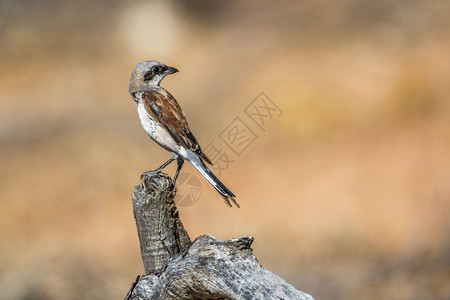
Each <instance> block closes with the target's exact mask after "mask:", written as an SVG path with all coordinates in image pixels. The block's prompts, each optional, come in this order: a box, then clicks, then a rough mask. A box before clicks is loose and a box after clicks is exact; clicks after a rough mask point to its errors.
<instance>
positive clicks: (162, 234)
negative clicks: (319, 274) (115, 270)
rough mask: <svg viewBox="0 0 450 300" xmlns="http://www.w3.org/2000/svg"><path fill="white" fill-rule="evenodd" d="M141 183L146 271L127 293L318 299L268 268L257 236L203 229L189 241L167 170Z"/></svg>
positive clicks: (136, 206) (137, 201) (137, 196)
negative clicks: (220, 236)
mask: <svg viewBox="0 0 450 300" xmlns="http://www.w3.org/2000/svg"><path fill="white" fill-rule="evenodd" d="M146 180H148V181H147V183H148V186H149V187H150V189H149V190H148V191H144V190H143V189H142V188H141V187H140V186H136V187H135V190H134V192H133V195H132V200H133V210H134V215H135V219H136V225H137V228H138V234H139V240H140V242H141V251H142V259H143V261H144V266H145V271H146V274H147V275H146V276H143V277H141V278H139V279H138V280H137V282H135V283H134V284H133V285H132V287H131V290H130V291H129V292H128V294H127V296H126V298H125V299H127V300H128V299H133V300H138V299H139V300H142V299H156V300H159V299H160V300H163V299H314V298H313V297H312V296H310V295H308V294H306V293H303V292H301V291H299V290H296V289H295V288H294V287H293V286H292V285H290V284H288V283H287V282H286V281H285V280H283V279H282V278H280V277H279V276H277V275H275V274H273V273H271V272H270V271H268V270H267V269H265V268H263V267H262V266H261V265H260V264H259V263H258V261H257V259H256V257H255V256H254V255H253V251H252V249H251V244H252V242H253V237H247V236H244V237H240V238H234V239H230V240H227V241H220V240H217V239H216V238H214V237H212V236H210V235H202V236H200V237H198V238H197V239H195V241H194V242H192V243H191V242H190V239H189V236H188V234H187V233H186V231H185V230H184V227H183V225H182V223H181V221H180V220H179V216H178V211H177V209H176V207H175V204H174V202H173V198H174V192H172V191H171V190H170V184H171V180H170V178H169V177H168V176H167V175H166V174H158V175H154V176H152V177H151V178H148V179H146Z"/></svg>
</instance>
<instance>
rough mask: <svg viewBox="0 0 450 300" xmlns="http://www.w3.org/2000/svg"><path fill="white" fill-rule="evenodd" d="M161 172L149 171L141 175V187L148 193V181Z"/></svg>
mask: <svg viewBox="0 0 450 300" xmlns="http://www.w3.org/2000/svg"><path fill="white" fill-rule="evenodd" d="M159 172H160V171H159V170H155V171H147V172H144V173H142V174H141V187H142V188H143V189H144V190H146V191H147V190H148V188H149V186H148V182H147V179H148V178H149V177H152V176H154V175H156V174H158V173H159Z"/></svg>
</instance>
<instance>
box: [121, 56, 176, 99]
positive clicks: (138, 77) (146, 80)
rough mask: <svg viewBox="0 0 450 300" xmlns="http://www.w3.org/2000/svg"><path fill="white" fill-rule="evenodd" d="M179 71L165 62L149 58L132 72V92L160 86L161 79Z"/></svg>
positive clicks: (129, 90) (130, 89)
mask: <svg viewBox="0 0 450 300" xmlns="http://www.w3.org/2000/svg"><path fill="white" fill-rule="evenodd" d="M176 72H178V70H177V69H176V68H173V67H169V66H166V65H165V64H163V63H160V62H157V61H154V60H147V61H143V62H140V63H138V64H137V65H136V67H134V69H133V72H131V78H130V87H129V89H128V92H129V93H130V94H133V93H136V92H139V91H143V90H146V89H148V88H152V87H156V86H159V83H160V82H161V80H163V78H164V77H166V76H167V75H169V74H173V73H176Z"/></svg>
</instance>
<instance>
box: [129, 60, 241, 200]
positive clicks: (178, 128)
mask: <svg viewBox="0 0 450 300" xmlns="http://www.w3.org/2000/svg"><path fill="white" fill-rule="evenodd" d="M176 72H178V70H177V69H176V68H173V67H169V66H166V65H165V64H163V63H160V62H157V61H143V62H141V63H139V64H137V65H136V67H135V68H134V69H133V72H132V73H131V78H130V87H129V92H130V94H131V96H132V97H133V99H134V102H135V103H136V108H137V111H138V115H139V120H140V121H141V125H142V127H143V128H144V130H145V131H146V132H147V134H148V135H149V136H150V138H152V140H154V141H155V142H156V143H157V144H158V145H160V146H161V147H163V148H164V149H166V150H167V151H169V152H171V153H172V158H170V159H169V160H168V161H167V162H165V163H164V164H162V165H161V166H160V167H159V168H157V169H156V170H154V171H147V172H144V173H143V174H142V175H141V182H144V183H145V181H144V180H143V179H144V177H145V176H147V175H151V174H155V173H159V172H160V171H161V170H162V169H164V168H165V167H166V166H168V165H169V164H170V163H171V162H173V161H174V160H176V161H177V164H178V167H177V171H176V173H175V176H174V179H173V185H174V186H175V182H176V180H177V178H178V175H179V174H180V170H181V168H182V166H183V163H184V160H185V159H186V160H187V161H189V162H190V163H191V164H192V165H194V167H195V168H196V169H197V170H198V171H199V172H200V174H202V176H203V177H205V179H206V180H207V181H208V182H209V183H210V184H211V185H212V186H213V187H214V188H215V189H216V190H217V191H218V192H219V193H220V194H221V195H222V198H223V199H224V201H225V203H226V204H227V205H228V206H230V207H231V206H232V205H231V204H232V203H233V204H234V205H236V206H237V207H239V204H238V203H237V202H236V200H235V197H236V196H235V195H234V194H233V192H231V191H230V190H229V189H228V188H227V187H226V186H225V185H224V184H223V183H222V182H221V181H220V180H219V179H218V178H217V177H216V176H215V175H214V174H213V173H212V172H211V170H210V169H209V168H208V167H207V166H206V165H205V163H204V162H207V163H208V164H210V165H211V164H212V163H211V161H210V160H209V158H208V157H207V156H206V155H205V154H204V153H203V152H202V149H201V148H200V145H199V144H198V142H197V139H196V138H195V136H194V134H193V133H192V132H191V130H190V129H189V125H188V122H187V120H186V116H185V115H184V112H183V110H182V109H181V107H180V105H179V104H178V102H177V100H175V98H174V97H173V96H172V95H171V94H170V93H169V92H168V91H167V90H165V89H164V88H162V87H160V86H159V84H160V83H161V80H162V79H163V78H164V77H166V76H167V75H169V74H173V73H176ZM143 185H144V184H143Z"/></svg>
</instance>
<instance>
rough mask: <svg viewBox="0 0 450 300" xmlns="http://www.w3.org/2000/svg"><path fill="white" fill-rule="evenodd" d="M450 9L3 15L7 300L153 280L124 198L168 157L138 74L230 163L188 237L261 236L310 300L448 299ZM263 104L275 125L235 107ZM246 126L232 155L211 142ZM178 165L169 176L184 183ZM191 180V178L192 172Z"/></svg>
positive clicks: (50, 10)
mask: <svg viewBox="0 0 450 300" xmlns="http://www.w3.org/2000/svg"><path fill="white" fill-rule="evenodd" d="M449 11H450V2H448V1H439V0H437V1H370V0H360V1H357V0H345V1H283V2H280V1H278V2H275V1H265V0H263V1H239V2H238V1H219V0H213V1H206V0H195V1H188V0H172V1H124V0H114V1H106V0H103V1H95V2H94V1H75V0H63V1H54V0H44V1H28V0H2V1H0V99H1V112H0V143H1V148H0V153H1V156H0V164H1V168H0V176H1V180H0V299H21V300H25V299H27V300H31V299H37V300H39V299H69V300H70V299H123V297H124V296H125V294H126V293H127V291H128V289H129V287H130V284H131V282H132V281H134V279H135V277H136V275H137V274H142V273H143V266H142V262H141V257H140V251H139V244H138V237H137V233H136V228H135V223H134V219H133V214H132V207H131V200H130V194H131V192H132V190H133V186H134V185H135V184H138V183H139V176H140V174H141V173H142V172H144V171H147V170H149V169H154V168H156V167H157V166H159V165H160V164H162V163H163V162H164V161H166V160H167V159H168V158H169V157H170V154H169V153H167V152H166V151H164V150H163V149H161V148H160V147H159V146H157V145H156V144H155V143H154V142H152V141H151V140H150V139H149V138H148V137H147V136H146V135H145V133H144V131H143V129H142V128H141V126H140V124H139V121H138V117H137V113H136V110H135V107H134V103H133V101H132V100H131V97H130V96H129V94H128V80H129V76H130V73H131V70H132V69H133V67H134V66H135V65H136V64H137V63H138V62H140V61H143V60H149V59H154V60H159V61H162V62H164V63H166V64H168V65H171V66H175V67H177V68H178V69H179V70H180V73H177V74H176V75H173V76H170V77H167V78H166V79H165V80H164V81H163V83H162V86H164V87H165V88H167V89H168V90H169V91H170V92H171V93H172V94H173V95H174V96H175V97H176V98H177V99H178V101H179V102H180V103H181V105H182V107H183V108H184V110H185V113H186V115H187V117H188V120H190V127H191V129H192V131H193V132H194V133H195V134H196V137H197V139H198V140H199V141H200V143H201V144H202V145H203V147H206V146H205V145H207V144H208V143H209V142H211V141H214V142H217V146H220V147H222V148H223V150H224V151H225V150H226V151H229V154H230V158H231V159H232V160H234V162H233V163H232V164H230V166H229V168H228V169H227V170H226V171H223V172H222V173H221V175H220V177H221V179H222V180H223V181H224V182H225V183H226V184H227V185H228V186H229V187H230V189H231V190H232V191H233V192H234V193H235V194H236V195H238V201H239V202H240V204H241V207H242V208H241V209H239V210H237V209H228V208H227V207H226V206H225V205H224V204H223V202H222V201H221V200H220V198H219V197H218V196H217V195H216V192H215V191H214V190H213V189H212V188H210V187H209V186H208V184H207V183H206V181H204V180H203V179H202V178H201V177H199V180H200V182H201V185H202V194H201V197H200V199H199V200H198V201H197V202H195V203H194V204H193V205H187V206H183V207H180V215H181V219H182V221H183V223H184V225H185V227H186V228H187V230H188V232H189V234H190V236H191V238H195V237H197V236H199V235H201V234H205V233H209V234H211V235H213V236H215V237H217V238H220V239H228V238H231V237H236V236H240V235H253V236H254V237H255V242H254V244H253V248H254V252H255V255H256V256H257V257H258V260H259V261H260V263H261V264H262V265H263V266H264V267H266V268H268V269H270V270H271V271H273V272H275V273H276V274H278V275H280V276H281V277H283V278H284V279H286V280H287V281H288V282H290V283H291V284H293V285H294V286H295V287H296V288H298V289H300V290H303V291H305V292H308V293H310V294H312V295H313V296H315V297H316V299H380V298H383V299H449V298H450V255H449V253H450V234H449V229H450V217H449V211H450V130H449V129H450V126H449V124H450V122H449V118H450V101H449V96H450V84H449V78H450V59H449V53H450V36H449V35H448V28H449V27H450V19H449V18H448V12H449ZM260 92H264V93H265V94H266V95H267V96H268V97H270V99H272V101H273V102H274V103H276V105H278V106H279V108H280V109H281V110H282V111H283V114H282V115H281V116H279V117H274V118H273V119H272V120H270V122H268V123H267V127H266V128H264V130H261V128H258V127H257V126H255V123H252V121H251V120H250V119H249V118H248V117H246V115H245V112H244V109H245V108H246V106H247V105H249V104H250V103H251V102H252V101H253V99H255V97H257V96H258V95H259V93H260ZM236 117H240V118H241V119H242V120H243V121H244V122H245V123H246V124H247V125H248V126H250V128H251V129H252V130H253V131H254V133H255V134H256V135H257V136H258V138H257V139H256V140H255V141H254V142H253V143H252V144H251V145H250V146H249V147H248V148H247V149H246V150H245V151H244V152H243V153H242V154H241V155H240V156H237V155H235V154H233V152H230V149H227V148H226V147H227V146H226V145H225V144H224V143H223V141H221V140H220V138H219V134H220V133H221V132H222V131H223V130H224V128H227V125H228V124H229V123H230V122H231V121H232V120H233V119H235V118H236ZM174 171H175V166H170V167H169V168H168V169H167V172H168V173H169V174H171V175H172V176H173V174H174ZM183 173H185V174H193V175H194V176H198V174H197V173H196V171H195V169H193V168H192V167H191V166H190V165H187V164H185V167H184V168H183Z"/></svg>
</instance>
